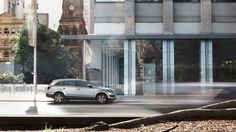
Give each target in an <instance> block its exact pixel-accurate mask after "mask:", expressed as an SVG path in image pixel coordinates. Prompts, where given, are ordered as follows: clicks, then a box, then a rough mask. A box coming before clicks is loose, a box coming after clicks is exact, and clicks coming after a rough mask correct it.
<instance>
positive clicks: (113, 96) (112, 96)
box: [108, 95, 116, 100]
mask: <svg viewBox="0 0 236 132" xmlns="http://www.w3.org/2000/svg"><path fill="white" fill-rule="evenodd" d="M108 99H109V100H116V95H109V97H108Z"/></svg>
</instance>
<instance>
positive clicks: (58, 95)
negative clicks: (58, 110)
mask: <svg viewBox="0 0 236 132" xmlns="http://www.w3.org/2000/svg"><path fill="white" fill-rule="evenodd" d="M64 101H65V96H64V94H63V93H60V92H58V93H55V95H54V102H55V103H63V102H64Z"/></svg>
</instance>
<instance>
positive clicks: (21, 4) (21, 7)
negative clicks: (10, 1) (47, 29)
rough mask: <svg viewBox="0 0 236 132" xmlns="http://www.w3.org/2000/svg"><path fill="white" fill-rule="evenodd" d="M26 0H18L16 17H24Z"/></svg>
mask: <svg viewBox="0 0 236 132" xmlns="http://www.w3.org/2000/svg"><path fill="white" fill-rule="evenodd" d="M24 4H25V2H24V0H16V11H15V12H16V18H18V19H23V18H24Z"/></svg>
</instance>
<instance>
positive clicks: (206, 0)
mask: <svg viewBox="0 0 236 132" xmlns="http://www.w3.org/2000/svg"><path fill="white" fill-rule="evenodd" d="M211 8H212V7H211V0H201V33H211V30H212V13H211Z"/></svg>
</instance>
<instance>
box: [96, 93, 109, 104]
mask: <svg viewBox="0 0 236 132" xmlns="http://www.w3.org/2000/svg"><path fill="white" fill-rule="evenodd" d="M96 100H97V102H98V103H99V104H104V103H107V101H108V98H107V95H106V94H98V95H97V97H96Z"/></svg>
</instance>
